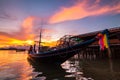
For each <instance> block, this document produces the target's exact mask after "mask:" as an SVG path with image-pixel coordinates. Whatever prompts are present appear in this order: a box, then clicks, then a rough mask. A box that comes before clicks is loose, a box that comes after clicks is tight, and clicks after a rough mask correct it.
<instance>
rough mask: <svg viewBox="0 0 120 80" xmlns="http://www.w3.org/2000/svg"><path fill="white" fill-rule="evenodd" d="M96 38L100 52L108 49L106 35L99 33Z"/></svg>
mask: <svg viewBox="0 0 120 80" xmlns="http://www.w3.org/2000/svg"><path fill="white" fill-rule="evenodd" d="M98 36H99V45H100V50H104V49H105V48H108V47H109V44H108V37H107V34H101V33H99V34H98Z"/></svg>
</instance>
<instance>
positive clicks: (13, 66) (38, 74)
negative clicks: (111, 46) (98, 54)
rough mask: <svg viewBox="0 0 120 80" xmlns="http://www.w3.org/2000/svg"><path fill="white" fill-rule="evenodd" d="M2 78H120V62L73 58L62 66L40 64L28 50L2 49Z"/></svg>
mask: <svg viewBox="0 0 120 80" xmlns="http://www.w3.org/2000/svg"><path fill="white" fill-rule="evenodd" d="M0 80H120V63H119V60H114V61H113V60H95V59H94V60H85V59H83V60H80V59H77V58H72V59H69V60H67V61H66V62H65V63H63V64H62V65H61V66H52V65H38V64H36V63H34V62H31V61H30V60H28V59H27V52H16V51H14V50H13V51H12V50H11V51H9V50H6V51H2V50H1V51H0Z"/></svg>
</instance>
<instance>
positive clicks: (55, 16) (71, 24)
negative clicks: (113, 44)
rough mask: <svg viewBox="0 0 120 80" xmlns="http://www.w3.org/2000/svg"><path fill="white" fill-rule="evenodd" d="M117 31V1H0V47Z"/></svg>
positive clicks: (119, 10) (119, 9)
mask: <svg viewBox="0 0 120 80" xmlns="http://www.w3.org/2000/svg"><path fill="white" fill-rule="evenodd" d="M41 27H42V41H43V42H46V41H47V42H49V45H52V44H50V42H52V41H56V40H58V39H59V38H60V37H62V36H64V35H78V34H83V33H88V32H92V31H97V30H103V29H106V28H113V27H120V0H0V47H2V46H9V45H25V44H31V43H32V41H35V40H38V37H39V32H40V28H41Z"/></svg>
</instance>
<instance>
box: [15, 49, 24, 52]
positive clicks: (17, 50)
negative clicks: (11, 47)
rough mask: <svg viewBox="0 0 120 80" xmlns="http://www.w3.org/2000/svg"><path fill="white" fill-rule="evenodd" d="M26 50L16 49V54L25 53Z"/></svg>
mask: <svg viewBox="0 0 120 80" xmlns="http://www.w3.org/2000/svg"><path fill="white" fill-rule="evenodd" d="M24 51H26V49H16V52H24Z"/></svg>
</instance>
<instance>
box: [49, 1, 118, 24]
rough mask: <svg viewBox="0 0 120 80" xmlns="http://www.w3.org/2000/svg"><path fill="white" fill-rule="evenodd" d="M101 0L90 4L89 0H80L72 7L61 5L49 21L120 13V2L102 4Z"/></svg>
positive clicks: (55, 21)
mask: <svg viewBox="0 0 120 80" xmlns="http://www.w3.org/2000/svg"><path fill="white" fill-rule="evenodd" d="M100 2H101V0H94V2H93V3H91V5H90V1H89V0H83V1H79V2H77V3H76V4H74V5H73V6H71V7H61V8H60V10H59V11H57V12H56V13H55V14H54V15H53V16H52V17H51V18H50V20H49V23H59V22H63V21H69V20H77V19H82V18H85V17H88V16H96V15H103V14H108V13H109V14H110V13H111V14H118V13H120V2H118V3H113V5H110V4H106V5H102V6H101V5H100V4H99V3H100Z"/></svg>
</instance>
